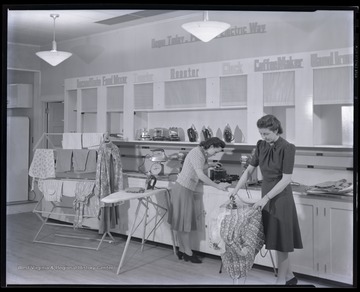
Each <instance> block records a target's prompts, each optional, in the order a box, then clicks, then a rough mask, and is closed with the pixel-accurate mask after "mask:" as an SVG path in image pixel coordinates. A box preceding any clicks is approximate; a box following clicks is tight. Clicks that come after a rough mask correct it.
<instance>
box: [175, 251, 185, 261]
mask: <svg viewBox="0 0 360 292" xmlns="http://www.w3.org/2000/svg"><path fill="white" fill-rule="evenodd" d="M176 255H177V256H178V258H179V260H182V259H183V257H184V253H183V252H182V251H180V250H178V251H177V252H176Z"/></svg>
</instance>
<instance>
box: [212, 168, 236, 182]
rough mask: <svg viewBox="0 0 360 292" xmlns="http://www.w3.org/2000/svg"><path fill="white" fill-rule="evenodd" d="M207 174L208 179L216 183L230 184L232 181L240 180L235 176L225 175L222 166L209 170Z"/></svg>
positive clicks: (225, 172)
mask: <svg viewBox="0 0 360 292" xmlns="http://www.w3.org/2000/svg"><path fill="white" fill-rule="evenodd" d="M209 173H210V174H209V177H210V179H211V180H212V181H214V182H216V183H221V182H227V183H232V182H233V181H237V180H239V179H240V177H239V176H238V175H237V174H227V171H226V170H225V168H223V167H222V166H220V167H219V166H217V167H213V168H210V170H209Z"/></svg>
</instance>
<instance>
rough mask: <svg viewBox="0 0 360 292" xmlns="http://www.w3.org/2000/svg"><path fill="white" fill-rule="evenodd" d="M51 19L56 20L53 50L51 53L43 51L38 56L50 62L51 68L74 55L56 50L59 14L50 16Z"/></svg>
mask: <svg viewBox="0 0 360 292" xmlns="http://www.w3.org/2000/svg"><path fill="white" fill-rule="evenodd" d="M50 17H52V18H53V19H54V32H53V41H52V50H51V51H42V52H37V53H36V55H37V56H38V57H39V58H41V59H43V60H44V61H46V62H48V63H49V64H50V65H51V66H56V65H59V64H60V63H61V62H63V61H65V60H66V59H67V58H69V57H70V56H71V55H72V53H68V52H62V51H57V50H56V41H55V19H56V18H58V17H59V14H50Z"/></svg>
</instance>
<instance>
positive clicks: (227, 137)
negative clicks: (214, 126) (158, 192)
mask: <svg viewBox="0 0 360 292" xmlns="http://www.w3.org/2000/svg"><path fill="white" fill-rule="evenodd" d="M223 137H224V141H225V142H226V143H230V142H232V141H234V140H235V137H234V135H233V132H232V130H231V128H230V125H229V124H226V126H225V128H224V134H223Z"/></svg>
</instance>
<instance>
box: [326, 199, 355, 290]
mask: <svg viewBox="0 0 360 292" xmlns="http://www.w3.org/2000/svg"><path fill="white" fill-rule="evenodd" d="M319 226H320V231H321V233H320V234H319V251H320V255H321V258H319V271H320V276H321V277H323V278H327V279H330V280H335V281H340V282H344V283H348V284H352V282H353V257H354V252H353V251H354V249H353V248H354V246H353V208H352V204H351V203H346V202H333V201H326V202H325V201H324V203H323V204H322V207H319Z"/></svg>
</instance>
